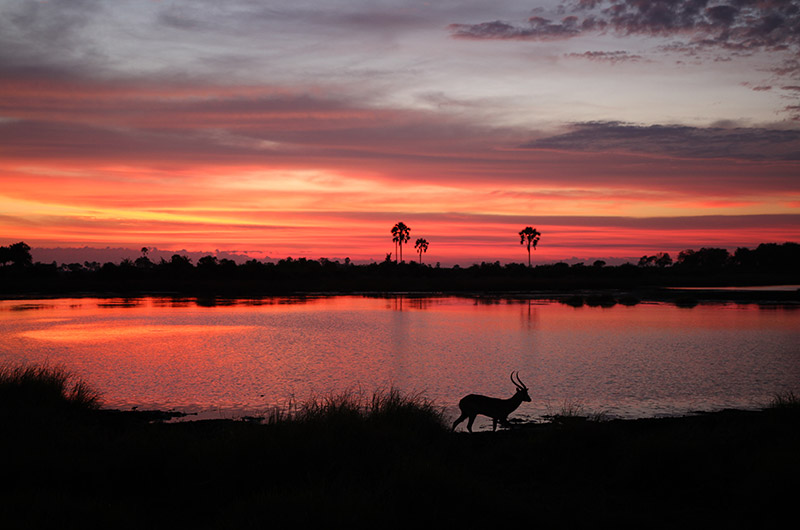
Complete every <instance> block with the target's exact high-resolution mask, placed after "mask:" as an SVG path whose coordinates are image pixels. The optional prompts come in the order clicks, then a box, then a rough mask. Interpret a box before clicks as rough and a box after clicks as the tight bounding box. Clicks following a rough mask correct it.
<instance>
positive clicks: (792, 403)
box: [768, 390, 800, 409]
mask: <svg viewBox="0 0 800 530" xmlns="http://www.w3.org/2000/svg"><path fill="white" fill-rule="evenodd" d="M768 408H770V409H798V408H800V396H798V395H797V394H795V393H794V392H793V391H791V390H786V391H784V392H776V393H775V394H774V395H773V396H772V401H770V403H769V406H768Z"/></svg>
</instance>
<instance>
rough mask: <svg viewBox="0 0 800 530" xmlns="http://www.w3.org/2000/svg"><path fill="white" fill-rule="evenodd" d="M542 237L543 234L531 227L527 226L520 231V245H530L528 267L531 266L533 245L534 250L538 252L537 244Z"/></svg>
mask: <svg viewBox="0 0 800 530" xmlns="http://www.w3.org/2000/svg"><path fill="white" fill-rule="evenodd" d="M541 235H542V234H541V232H539V231H538V230H536V229H535V228H531V227H530V226H526V227H525V228H523V229H522V230H520V231H519V244H520V245H523V244H525V242H527V243H528V267H530V266H531V244H533V250H536V244H537V243H538V242H539V237H540V236H541Z"/></svg>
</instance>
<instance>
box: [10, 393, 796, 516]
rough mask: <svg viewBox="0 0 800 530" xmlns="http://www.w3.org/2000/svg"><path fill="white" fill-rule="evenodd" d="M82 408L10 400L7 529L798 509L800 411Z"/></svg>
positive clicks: (344, 402)
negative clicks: (472, 414) (533, 415)
mask: <svg viewBox="0 0 800 530" xmlns="http://www.w3.org/2000/svg"><path fill="white" fill-rule="evenodd" d="M69 388H70V387H69V386H67V390H68V391H69ZM0 390H2V389H0ZM67 393H69V392H67ZM78 394H80V395H78V396H76V397H75V399H73V401H70V402H65V401H50V402H48V401H47V400H39V401H38V402H36V403H33V404H31V403H30V401H29V397H24V396H23V397H22V398H20V396H19V395H16V396H15V395H11V394H10V393H8V392H6V393H5V394H2V393H1V392H0V397H1V398H2V402H1V403H2V407H0V420H1V421H2V426H3V435H2V437H0V450H2V454H3V455H4V456H5V462H4V465H3V472H2V474H1V475H0V476H2V481H3V482H4V484H3V485H4V489H5V490H6V491H7V493H6V494H4V496H3V501H2V504H0V506H1V507H0V527H2V528H54V527H58V528H78V527H80V528H93V527H105V528H176V527H195V528H267V527H287V526H289V525H291V526H301V527H305V526H307V525H309V524H318V525H326V526H331V525H336V526H337V527H338V526H340V525H341V524H345V525H350V526H355V527H364V526H373V527H377V528H386V527H401V526H402V527H432V526H434V525H437V524H439V523H442V522H447V523H451V524H461V525H464V524H466V525H467V526H475V525H478V524H481V525H483V524H491V525H492V527H495V526H498V525H502V524H503V523H504V522H513V523H518V524H524V525H526V526H530V527H534V528H556V527H558V528H582V527H596V526H599V525H613V526H615V527H620V526H621V527H637V528H675V527H679V526H688V527H728V528H730V527H734V528H752V527H762V528H763V527H771V526H778V524H779V523H778V521H780V520H781V519H782V518H783V516H786V515H789V516H790V517H793V514H794V511H795V508H794V505H795V502H796V500H797V486H796V485H797V480H798V477H799V476H800V451H798V447H800V408H798V407H797V400H791V401H790V402H788V403H783V405H785V406H774V407H771V408H769V409H766V410H764V411H759V412H746V411H724V412H719V413H714V414H703V415H697V416H692V417H684V418H670V419H652V420H635V421H605V422H596V421H588V420H581V419H575V418H561V419H556V421H553V422H552V423H547V424H538V425H521V426H518V427H517V428H515V429H513V430H511V431H502V432H498V433H490V432H486V433H476V434H472V435H470V434H466V433H456V434H453V433H451V432H449V428H448V424H447V423H448V422H447V420H446V419H445V418H444V417H443V416H442V415H441V413H440V412H439V411H438V410H436V408H435V407H432V406H431V404H430V403H428V402H427V401H425V400H424V399H421V398H419V397H416V396H411V397H404V396H401V395H399V394H398V393H391V392H390V393H388V394H376V396H373V397H372V398H370V399H368V400H367V401H366V402H365V401H357V402H356V401H353V399H352V398H351V397H346V396H345V397H336V398H328V399H324V400H321V401H320V402H318V403H316V404H312V405H310V406H308V405H306V406H304V407H300V408H298V409H296V411H297V410H300V413H299V414H295V415H294V418H292V417H289V415H288V414H287V413H284V412H280V411H276V413H275V414H273V416H272V417H271V418H270V419H268V420H266V421H263V422H256V421H245V420H242V421H231V420H215V421H195V422H185V423H165V422H163V421H160V420H161V419H163V415H161V414H156V413H149V412H121V411H112V410H102V409H98V408H96V402H95V401H93V400H89V402H88V403H87V402H86V400H85V399H83V398H82V397H81V396H82V395H84V394H83V393H81V392H78ZM9 396H11V397H9ZM376 400H377V402H376ZM381 400H383V401H381ZM296 411H295V412H296ZM365 411H366V412H365Z"/></svg>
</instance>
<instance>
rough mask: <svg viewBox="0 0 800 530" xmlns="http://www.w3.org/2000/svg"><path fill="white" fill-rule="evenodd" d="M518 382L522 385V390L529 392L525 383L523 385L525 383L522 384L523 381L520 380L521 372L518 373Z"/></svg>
mask: <svg viewBox="0 0 800 530" xmlns="http://www.w3.org/2000/svg"><path fill="white" fill-rule="evenodd" d="M517 381H519V384H520V385H521V388H522V389H523V390H528V387H527V386H525V383H523V382H522V379H520V378H519V372H517Z"/></svg>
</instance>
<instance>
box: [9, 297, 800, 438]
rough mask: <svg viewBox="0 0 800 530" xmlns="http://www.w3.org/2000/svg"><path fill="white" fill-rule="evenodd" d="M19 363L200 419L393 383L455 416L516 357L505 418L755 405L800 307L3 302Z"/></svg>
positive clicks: (793, 350)
mask: <svg viewBox="0 0 800 530" xmlns="http://www.w3.org/2000/svg"><path fill="white" fill-rule="evenodd" d="M19 362H48V363H50V364H51V365H63V366H65V367H66V368H68V369H69V370H70V371H72V372H74V373H75V374H77V375H79V376H80V377H82V378H83V379H85V380H86V381H87V382H88V383H90V384H91V385H92V386H93V387H95V388H97V389H98V390H100V391H101V392H102V394H103V401H104V403H105V404H106V406H109V407H115V408H131V407H134V406H135V407H139V408H140V409H143V408H159V409H164V410H173V409H174V410H180V411H187V412H200V413H201V414H200V415H199V417H238V416H242V415H256V414H261V413H264V412H265V411H266V410H268V409H269V407H271V406H273V405H275V404H286V403H287V402H289V401H290V400H301V401H302V400H304V399H307V398H309V397H311V396H325V395H328V394H330V393H331V392H339V391H344V390H354V391H358V390H359V389H361V390H363V391H365V392H371V391H373V390H375V389H378V388H388V387H389V386H395V387H397V388H400V389H401V390H403V391H406V392H424V394H425V395H426V396H427V397H429V398H430V399H433V400H434V401H435V402H436V403H438V404H440V405H442V406H445V407H447V410H448V412H449V413H451V414H452V415H455V414H456V404H457V403H458V400H459V399H460V398H461V397H462V396H464V395H465V394H468V393H481V394H486V395H493V396H498V397H510V396H511V395H512V394H513V389H514V388H513V385H512V384H511V382H510V381H509V374H510V373H511V371H512V370H519V372H520V377H521V379H522V380H523V381H524V382H525V383H526V384H527V386H528V387H529V388H530V394H531V397H532V399H533V402H532V403H525V404H523V405H522V406H521V407H520V409H519V410H518V411H517V412H516V413H515V414H514V415H512V417H518V418H529V419H536V418H540V417H541V416H542V415H545V414H548V413H557V412H559V411H560V410H561V408H562V407H563V406H564V405H565V404H579V405H581V406H583V407H584V408H585V410H586V411H587V412H604V413H606V414H607V415H608V416H609V417H620V418H637V417H652V416H665V415H679V414H684V413H687V412H691V411H697V410H716V409H720V408H726V407H736V408H754V407H760V406H763V405H765V404H766V403H768V402H769V400H770V398H771V397H772V396H773V394H774V393H776V392H781V391H786V390H793V391H795V392H797V391H798V390H800V308H798V307H797V306H780V305H773V306H764V305H756V304H741V305H739V304H733V303H730V304H701V305H698V306H695V307H692V308H685V307H677V306H675V305H671V304H666V303H642V304H638V305H635V306H623V305H616V306H613V307H609V308H601V307H588V306H583V307H571V306H569V305H565V304H561V303H558V302H550V301H541V300H529V299H504V298H468V297H455V296H440V297H410V296H391V297H377V296H375V297H371V296H319V297H313V296H312V297H288V298H287V297H281V298H265V299H258V300H228V301H219V300H218V301H216V303H215V304H211V303H204V302H203V301H202V300H201V301H199V302H198V301H197V300H195V299H185V298H158V297H146V298H134V299H108V298H102V299H100V298H74V299H53V300H24V301H21V300H5V301H0V363H11V364H15V363H19ZM481 425H483V426H484V427H485V425H486V424H485V423H483V424H479V426H481Z"/></svg>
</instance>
